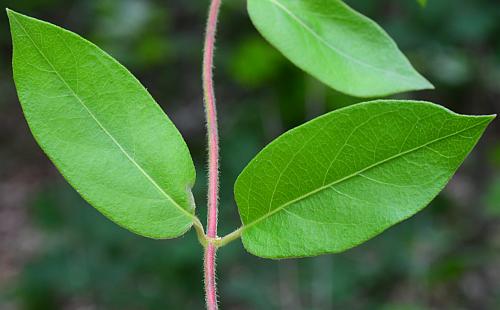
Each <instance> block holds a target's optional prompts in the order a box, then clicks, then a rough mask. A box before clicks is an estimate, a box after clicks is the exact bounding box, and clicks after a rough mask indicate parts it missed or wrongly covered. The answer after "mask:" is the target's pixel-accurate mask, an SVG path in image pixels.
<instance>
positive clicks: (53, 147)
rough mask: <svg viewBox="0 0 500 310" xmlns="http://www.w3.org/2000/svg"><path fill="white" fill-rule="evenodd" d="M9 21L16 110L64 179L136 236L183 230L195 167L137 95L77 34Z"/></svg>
mask: <svg viewBox="0 0 500 310" xmlns="http://www.w3.org/2000/svg"><path fill="white" fill-rule="evenodd" d="M8 16H9V21H10V26H11V32H12V39H13V45H14V56H13V69H14V80H15V83H16V88H17V92H18V96H19V99H20V101H21V105H22V108H23V112H24V114H25V117H26V119H27V121H28V124H29V127H30V129H31V131H32V133H33V135H34V137H35V138H36V140H37V142H38V144H39V145H40V146H41V147H42V149H43V150H44V151H45V153H46V154H47V155H48V156H49V158H50V159H51V160H52V161H53V163H54V164H55V165H56V166H57V168H58V169H59V171H60V172H61V173H62V174H63V176H64V177H65V178H66V179H67V180H68V182H69V183H71V185H72V186H73V187H74V188H75V189H76V190H77V191H78V192H79V193H80V194H81V195H82V196H83V197H84V198H85V199H86V200H87V201H88V202H89V203H90V204H91V205H93V206H94V207H95V208H96V209H98V210H99V211H100V212H101V213H103V214H104V215H105V216H107V217H108V218H110V219H111V220H113V221H114V222H116V223H117V224H119V225H121V226H123V227H125V228H127V229H129V230H131V231H133V232H135V233H137V234H140V235H143V236H147V237H151V238H171V237H176V236H178V235H180V234H182V233H184V232H185V231H186V230H188V229H189V228H190V227H191V225H192V223H193V219H194V215H193V213H194V202H193V199H192V194H191V187H192V185H193V183H194V180H195V170H194V166H193V163H192V160H191V156H190V154H189V151H188V149H187V146H186V144H185V142H184V140H183V139H182V137H181V135H180V133H179V132H178V130H177V129H176V128H175V126H174V125H173V124H172V122H171V121H170V120H169V119H168V117H167V116H166V115H165V114H164V113H163V111H162V110H161V108H160V107H159V106H158V104H156V102H155V101H154V100H153V98H152V97H151V95H150V94H149V93H148V92H147V91H146V89H145V88H144V87H143V86H142V85H141V84H140V83H139V81H137V79H135V78H134V76H133V75H132V74H131V73H130V72H129V71H128V70H127V69H125V68H124V67H123V66H122V65H120V64H119V63H118V62H117V61H116V60H114V59H113V58H112V57H111V56H109V55H108V54H106V53H105V52H103V51H102V50H101V49H99V48H98V47H97V46H95V45H93V44H92V43H90V42H88V41H86V40H85V39H83V38H81V37H79V36H78V35H76V34H74V33H72V32H69V31H67V30H64V29H62V28H60V27H57V26H55V25H52V24H49V23H46V22H43V21H40V20H37V19H34V18H31V17H28V16H24V15H21V14H19V13H16V12H13V11H10V10H8Z"/></svg>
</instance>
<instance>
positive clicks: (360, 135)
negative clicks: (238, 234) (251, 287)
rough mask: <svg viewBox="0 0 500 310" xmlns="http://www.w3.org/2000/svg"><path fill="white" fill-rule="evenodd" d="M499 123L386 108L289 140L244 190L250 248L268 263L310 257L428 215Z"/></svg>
mask: <svg viewBox="0 0 500 310" xmlns="http://www.w3.org/2000/svg"><path fill="white" fill-rule="evenodd" d="M493 118H494V116H466V115H458V114H455V113H453V112H451V111H449V110H447V109H445V108H443V107H440V106H438V105H434V104H432V103H427V102H419V101H393V100H382V101H372V102H366V103H360V104H357V105H354V106H350V107H347V108H343V109H339V110H336V111H334V112H331V113H328V114H326V115H323V116H321V117H318V118H316V119H314V120H312V121H310V122H308V123H306V124H304V125H302V126H299V127H297V128H295V129H292V130H290V131H288V132H287V133H285V134H283V135H282V136H280V137H279V138H277V139H276V140H275V141H273V142H272V143H271V144H269V145H268V146H267V147H266V148H264V150H262V151H261V152H260V153H259V154H258V155H257V156H256V157H255V158H254V159H253V160H252V161H251V162H250V163H249V164H248V166H247V167H246V168H245V170H244V171H243V172H242V173H241V175H240V176H239V177H238V179H237V181H236V185H235V197H236V202H237V205H238V209H239V212H240V216H241V219H242V222H243V232H242V239H243V244H244V246H245V248H246V249H247V250H248V251H249V252H250V253H252V254H254V255H257V256H261V257H269V258H283V257H301V256H312V255H318V254H323V253H336V252H341V251H344V250H346V249H349V248H352V247H354V246H356V245H358V244H360V243H362V242H364V241H366V240H368V239H370V238H372V237H373V236H375V235H377V234H379V233H381V232H382V231H384V230H385V229H387V228H388V227H390V226H392V225H394V224H396V223H398V222H400V221H402V220H404V219H406V218H408V217H410V216H412V215H413V214H415V213H416V212H418V211H419V210H421V209H422V208H424V207H425V206H426V205H427V204H428V203H429V202H430V201H431V200H432V199H433V198H434V197H435V196H436V195H437V194H438V193H439V192H440V191H441V190H442V189H443V187H444V186H445V185H446V183H447V182H448V180H449V179H450V177H451V176H452V175H453V173H454V172H455V171H456V169H457V168H458V167H459V166H460V164H461V163H462V161H463V160H464V159H465V157H466V156H467V154H468V153H469V152H470V151H471V149H472V148H473V146H474V145H475V144H476V142H477V140H478V139H479V137H480V136H481V134H482V132H483V131H484V129H485V128H486V126H487V125H488V123H489V122H490V121H491V120H492V119H493Z"/></svg>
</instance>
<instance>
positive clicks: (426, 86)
mask: <svg viewBox="0 0 500 310" xmlns="http://www.w3.org/2000/svg"><path fill="white" fill-rule="evenodd" d="M251 1H255V0H248V1H247V12H248V15H249V17H250V20H251V22H252V24H253V26H254V27H255V29H257V31H258V32H259V33H260V35H261V36H262V37H263V38H264V39H265V40H266V42H268V43H269V44H270V45H271V46H272V47H274V48H275V49H276V50H277V51H278V52H279V53H280V54H281V55H282V56H283V57H285V58H286V59H287V60H288V61H290V62H291V63H292V64H293V65H294V66H295V67H297V68H298V69H299V70H302V71H303V72H305V73H307V74H308V75H310V76H312V77H313V78H315V79H316V80H318V81H319V82H321V83H323V84H325V85H326V86H328V87H329V88H331V89H333V90H336V91H338V92H341V93H343V94H346V95H349V96H353V97H356V98H365V99H370V98H375V97H387V96H391V95H394V94H400V93H406V92H411V91H420V90H433V89H435V87H434V85H433V84H432V83H431V82H430V81H429V80H428V79H427V78H425V77H424V76H423V75H422V74H420V72H418V71H417V70H416V69H415V67H414V66H413V64H412V63H411V62H410V60H409V59H408V58H407V57H406V55H405V54H404V53H403V52H402V51H401V49H400V48H399V46H398V45H397V43H396V41H394V39H393V38H392V37H391V36H390V35H389V34H388V33H387V32H386V31H385V30H384V29H383V28H382V27H381V26H380V25H379V24H378V23H377V22H375V21H374V20H372V19H371V18H369V17H368V16H366V15H363V14H362V13H360V12H358V11H357V10H355V9H353V8H351V7H350V6H349V5H347V4H346V3H344V2H343V1H339V2H340V3H341V5H343V6H344V7H346V8H347V9H349V10H351V11H352V12H353V13H354V14H356V15H357V16H358V17H359V18H360V19H363V20H364V21H366V22H369V23H370V24H372V25H373V26H374V27H375V28H376V29H377V30H378V32H379V33H381V34H382V35H384V36H386V37H387V38H388V40H389V42H390V44H391V45H393V47H395V48H396V49H397V50H398V51H399V53H400V54H401V56H402V59H403V61H405V62H406V63H407V65H408V66H409V68H410V69H412V70H413V73H414V75H415V77H417V78H418V80H419V82H421V84H422V85H421V86H418V87H406V88H402V89H401V90H399V91H387V92H377V93H375V92H373V93H371V94H370V95H367V94H357V93H354V92H347V91H344V90H340V89H338V88H337V86H333V85H332V84H331V83H329V82H327V81H324V80H323V79H322V78H319V77H316V75H315V74H314V73H313V72H312V70H310V69H308V68H304V67H302V66H301V65H299V64H298V63H297V61H295V60H292V59H291V58H290V57H288V56H287V55H286V54H285V53H284V52H282V51H281V50H280V49H279V48H278V47H277V46H276V44H274V43H273V42H271V40H269V39H268V38H267V37H266V36H265V35H264V34H263V31H261V29H260V27H259V26H258V25H257V23H256V22H255V21H254V18H253V17H252V16H253V14H252V13H251V10H250V5H251V4H250V2H251ZM264 1H270V2H275V0H264Z"/></svg>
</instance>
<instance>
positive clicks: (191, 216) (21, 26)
mask: <svg viewBox="0 0 500 310" xmlns="http://www.w3.org/2000/svg"><path fill="white" fill-rule="evenodd" d="M11 16H12V17H13V18H14V20H15V21H16V23H17V24H18V25H19V27H20V28H21V29H22V30H23V32H24V33H25V34H26V36H27V37H28V38H29V40H30V41H31V43H32V44H33V46H34V47H35V49H36V50H37V51H38V53H39V54H40V55H41V56H42V57H43V59H45V61H46V62H47V64H48V65H49V66H50V67H51V68H52V70H54V73H55V74H56V75H57V77H58V78H59V79H60V80H61V82H62V83H63V84H64V85H65V86H66V87H67V88H68V90H69V91H70V92H71V94H72V95H73V97H74V98H75V99H76V100H77V101H78V102H79V103H80V104H81V105H82V107H83V108H84V109H85V111H87V113H88V114H89V115H90V117H91V118H92V119H93V120H94V121H95V122H96V123H97V125H98V126H99V128H101V130H102V131H103V132H104V133H105V134H106V135H107V136H108V137H109V138H110V139H111V141H112V142H113V144H115V145H116V146H117V147H118V149H119V150H120V151H121V152H122V153H123V154H124V155H125V157H127V159H128V160H129V161H130V162H131V163H132V164H133V165H134V166H136V167H137V169H138V170H139V171H140V172H141V173H142V174H143V175H144V176H145V177H146V179H147V180H148V181H149V182H150V183H151V184H152V185H153V186H154V187H155V188H156V189H157V190H158V191H159V192H160V194H162V195H163V196H164V197H165V198H167V200H169V201H170V202H171V203H172V204H173V205H174V207H176V208H177V209H179V210H180V211H181V212H182V213H184V214H185V215H187V216H188V217H189V218H191V219H194V217H195V216H194V215H193V214H191V213H189V212H188V211H186V210H185V209H184V208H182V207H181V206H180V205H179V204H178V203H177V202H176V201H175V200H174V199H173V198H172V197H171V196H170V195H169V194H168V193H166V192H165V191H164V190H163V189H162V188H161V187H160V185H158V183H156V181H155V180H154V179H153V178H152V177H151V176H150V175H149V174H148V173H147V172H146V171H145V170H144V168H142V167H141V165H139V163H137V162H136V161H135V160H134V159H133V158H132V157H131V156H130V155H129V154H128V152H127V151H126V150H125V149H124V148H123V146H122V145H121V144H120V143H119V142H118V141H117V140H116V139H115V137H113V135H111V133H110V132H109V131H108V130H107V129H106V128H105V127H104V125H103V124H102V123H101V122H100V121H99V120H98V119H97V117H96V116H95V115H94V114H93V113H92V111H91V110H90V109H89V108H88V107H87V105H86V104H85V102H84V101H83V100H82V99H81V98H80V97H79V96H78V94H77V93H76V92H75V91H74V90H73V88H71V86H70V85H69V84H68V83H67V82H66V80H65V79H64V78H63V77H62V76H61V75H60V74H59V72H58V70H57V69H56V67H54V65H53V64H52V63H51V62H50V60H49V59H48V58H47V56H45V54H44V53H43V51H42V50H41V49H40V48H39V47H38V45H37V44H36V42H35V41H34V40H33V38H32V37H31V35H30V34H29V32H28V31H27V30H26V29H25V28H24V26H23V25H22V24H21V22H19V20H18V19H17V16H15V15H14V14H12V15H11Z"/></svg>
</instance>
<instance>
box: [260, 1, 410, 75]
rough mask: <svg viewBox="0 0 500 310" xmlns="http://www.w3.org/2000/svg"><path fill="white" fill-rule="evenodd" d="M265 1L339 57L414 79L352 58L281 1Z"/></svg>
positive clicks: (389, 73) (386, 72) (390, 73)
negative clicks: (331, 43)
mask: <svg viewBox="0 0 500 310" xmlns="http://www.w3.org/2000/svg"><path fill="white" fill-rule="evenodd" d="M267 1H269V2H271V3H272V4H274V5H275V6H276V7H278V8H279V9H281V10H283V12H285V13H286V14H288V15H289V16H290V17H291V18H292V19H294V20H295V21H296V22H297V23H298V24H299V25H300V26H302V27H303V28H304V29H305V30H307V31H308V32H309V33H310V34H311V35H312V36H314V37H315V38H316V39H318V41H319V42H321V43H322V44H323V45H325V46H326V47H327V48H329V49H331V50H332V51H333V52H335V53H337V54H338V55H340V56H341V57H344V58H346V59H347V60H350V61H352V62H354V63H357V64H359V65H361V66H365V67H368V68H371V69H373V70H376V71H380V72H383V73H385V74H388V75H394V76H396V77H398V78H401V79H403V80H405V81H406V82H408V83H411V82H412V81H413V80H414V79H411V78H408V77H407V76H406V75H403V74H400V73H398V72H395V71H388V70H384V69H383V68H379V67H375V66H373V65H371V64H369V63H366V62H364V61H362V60H360V59H357V58H354V57H352V56H350V55H349V54H346V53H345V52H343V51H341V50H339V49H338V48H336V47H335V46H332V45H330V44H329V43H328V42H327V41H326V40H325V39H323V38H322V37H321V36H320V35H319V34H318V33H316V32H315V31H314V30H313V29H311V28H310V27H309V26H308V25H307V24H306V23H305V22H304V21H303V20H302V19H300V17H298V16H297V15H295V14H294V13H293V12H292V11H290V10H289V9H288V8H287V7H286V6H285V5H284V4H283V3H281V2H280V1H278V0H267Z"/></svg>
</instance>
